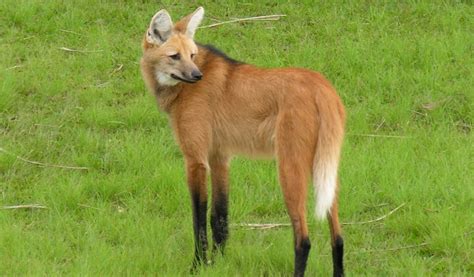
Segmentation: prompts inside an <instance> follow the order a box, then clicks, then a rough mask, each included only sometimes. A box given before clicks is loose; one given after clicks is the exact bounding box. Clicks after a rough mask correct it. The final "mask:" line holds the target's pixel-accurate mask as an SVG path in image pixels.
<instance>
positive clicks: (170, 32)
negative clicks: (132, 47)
mask: <svg viewBox="0 0 474 277" xmlns="http://www.w3.org/2000/svg"><path fill="white" fill-rule="evenodd" d="M203 16H204V9H203V8H202V7H199V8H197V9H196V11H194V12H193V13H191V14H190V15H188V16H186V17H184V18H183V19H181V20H180V21H179V22H177V23H176V24H174V25H173V22H172V21H171V17H170V15H169V13H168V12H167V11H166V10H161V11H159V12H157V13H156V14H155V15H154V16H153V18H152V19H151V22H150V27H149V28H148V30H147V32H146V34H145V39H144V41H143V49H144V53H143V60H142V61H143V62H145V63H148V64H149V65H150V66H151V67H152V68H153V69H154V72H155V78H156V80H157V81H158V82H159V83H160V85H164V86H174V85H176V84H178V83H179V82H186V83H195V82H197V81H199V80H201V78H202V73H201V71H200V70H199V68H198V67H197V66H196V64H195V63H194V58H195V56H196V54H197V52H198V47H197V46H196V44H195V43H194V40H193V37H194V33H195V32H196V29H197V27H198V26H199V24H200V23H201V20H202V18H203Z"/></svg>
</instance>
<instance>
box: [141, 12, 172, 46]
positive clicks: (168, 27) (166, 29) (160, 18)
mask: <svg viewBox="0 0 474 277" xmlns="http://www.w3.org/2000/svg"><path fill="white" fill-rule="evenodd" d="M172 29H173V22H172V21H171V17H170V15H169V13H168V12H167V11H166V10H161V11H159V12H157V13H156V14H155V15H154V16H153V18H152V19H151V22H150V27H149V28H148V31H147V34H146V39H147V41H148V42H149V43H153V44H158V45H161V44H163V43H164V42H165V41H166V40H168V38H169V37H170V36H171V32H172Z"/></svg>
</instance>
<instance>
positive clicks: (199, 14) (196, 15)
mask: <svg viewBox="0 0 474 277" xmlns="http://www.w3.org/2000/svg"><path fill="white" fill-rule="evenodd" d="M203 17H204V8H203V7H199V8H197V9H196V10H195V11H194V12H193V13H192V14H190V15H189V16H187V18H189V19H188V24H187V25H186V35H187V36H188V37H190V38H193V37H194V33H195V32H196V29H197V27H198V26H199V24H201V21H202V18H203Z"/></svg>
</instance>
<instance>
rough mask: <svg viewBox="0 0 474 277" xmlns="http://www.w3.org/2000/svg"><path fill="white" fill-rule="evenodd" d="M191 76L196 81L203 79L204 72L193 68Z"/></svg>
mask: <svg viewBox="0 0 474 277" xmlns="http://www.w3.org/2000/svg"><path fill="white" fill-rule="evenodd" d="M191 77H192V78H193V79H194V80H196V81H197V80H201V79H202V73H201V71H199V70H193V72H191Z"/></svg>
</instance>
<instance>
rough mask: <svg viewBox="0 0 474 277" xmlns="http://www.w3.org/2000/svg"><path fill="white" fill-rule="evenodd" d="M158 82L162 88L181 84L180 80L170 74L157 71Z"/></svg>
mask: <svg viewBox="0 0 474 277" xmlns="http://www.w3.org/2000/svg"><path fill="white" fill-rule="evenodd" d="M155 76H156V80H157V81H158V83H159V84H160V85H162V86H174V85H176V84H178V83H179V81H178V80H176V79H173V78H171V76H170V75H169V74H166V73H163V72H159V71H157V72H156V73H155Z"/></svg>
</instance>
